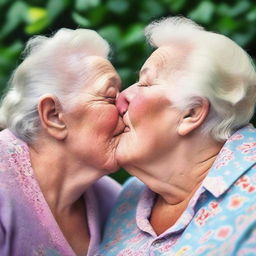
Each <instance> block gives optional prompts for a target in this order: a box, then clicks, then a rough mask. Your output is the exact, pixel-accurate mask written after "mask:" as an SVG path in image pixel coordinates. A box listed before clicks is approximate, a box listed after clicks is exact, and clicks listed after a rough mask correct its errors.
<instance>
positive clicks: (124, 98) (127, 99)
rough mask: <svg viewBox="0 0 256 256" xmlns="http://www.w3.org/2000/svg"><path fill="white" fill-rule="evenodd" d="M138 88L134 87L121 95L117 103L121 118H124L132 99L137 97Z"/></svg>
mask: <svg viewBox="0 0 256 256" xmlns="http://www.w3.org/2000/svg"><path fill="white" fill-rule="evenodd" d="M136 88H137V87H136V85H132V86H130V87H128V88H127V89H125V90H124V91H122V92H121V93H120V94H119V96H118V98H117V101H116V107H117V109H118V111H119V113H120V115H121V116H123V115H124V114H125V113H126V111H127V110H128V107H129V105H130V103H131V101H132V99H133V98H134V97H135V96H136V94H137V89H136Z"/></svg>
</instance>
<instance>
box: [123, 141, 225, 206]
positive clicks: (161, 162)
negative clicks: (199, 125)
mask: <svg viewBox="0 0 256 256" xmlns="http://www.w3.org/2000/svg"><path fill="white" fill-rule="evenodd" d="M202 140H203V142H202ZM198 141H200V143H198ZM222 146H223V144H222V143H218V142H215V141H213V140H210V139H208V140H207V139H202V138H201V139H200V140H197V142H195V141H193V140H189V139H188V140H186V141H185V140H184V141H181V142H180V144H179V145H177V147H175V152H170V154H169V155H166V156H164V157H163V158H161V159H160V158H159V159H158V160H154V162H151V163H147V164H146V165H143V167H142V168H141V167H140V168H138V167H136V166H133V167H128V168H127V170H128V171H129V173H130V174H132V175H135V176H137V177H138V178H139V179H140V180H141V181H142V182H144V183H145V184H146V185H147V186H148V187H149V188H150V189H151V190H152V191H154V192H155V193H157V194H159V196H160V197H161V198H162V199H163V201H164V202H165V203H166V204H169V205H177V204H182V203H183V202H184V201H187V199H188V198H190V197H191V196H192V195H193V194H194V192H195V191H196V190H197V188H198V187H199V186H200V185H201V184H202V182H203V180H204V178H205V177H206V176H207V174H208V172H209V170H210V169H211V167H212V165H213V163H214V161H215V159H216V157H217V155H218V153H219V151H220V149H221V147H222ZM191 149H192V150H191Z"/></svg>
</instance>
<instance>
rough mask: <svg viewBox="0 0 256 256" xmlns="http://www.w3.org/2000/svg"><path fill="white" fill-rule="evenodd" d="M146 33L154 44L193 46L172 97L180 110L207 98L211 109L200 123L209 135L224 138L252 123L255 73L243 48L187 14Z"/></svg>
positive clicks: (152, 26) (255, 84) (153, 24)
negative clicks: (187, 16)
mask: <svg viewBox="0 0 256 256" xmlns="http://www.w3.org/2000/svg"><path fill="white" fill-rule="evenodd" d="M145 35H146V37H147V40H148V42H149V43H150V44H151V45H152V46H154V47H161V46H171V45H172V44H177V43H178V44H179V43H183V44H190V45H191V46H192V51H191V52H190V53H189V55H188V58H187V59H188V60H186V70H185V71H184V72H180V73H181V74H182V75H180V78H179V79H177V81H175V82H176V85H177V88H175V92H176V94H175V97H174V98H172V97H173V96H170V97H171V98H172V100H173V101H174V103H175V104H176V105H177V106H178V107H179V108H181V109H186V108H188V107H192V106H194V105H197V104H198V102H199V99H200V98H207V99H208V101H209V103H210V106H211V107H210V111H209V114H208V116H207V118H206V120H205V122H204V124H203V125H202V127H201V131H202V133H203V134H204V135H207V134H210V135H211V136H212V137H213V138H214V139H216V140H218V141H225V140H227V139H228V138H229V137H230V136H231V135H232V133H233V132H234V131H236V130H237V129H238V128H240V127H242V126H244V125H246V124H248V123H249V121H250V119H251V118H252V116H253V114H254V109H255V102H256V73H255V67H254V65H253V62H252V60H251V58H250V56H249V55H248V54H247V53H246V52H245V51H244V50H243V49H242V48H241V47H240V46H238V45H237V44H236V43H235V42H234V41H232V40H231V39H229V38H227V37H226V36H224V35H220V34H217V33H213V32H209V31H205V30H204V28H202V27H201V26H199V25H197V24H196V23H195V22H193V21H192V20H190V19H187V18H184V17H169V18H165V19H161V20H159V21H155V22H153V23H151V24H150V25H148V26H147V27H146V28H145Z"/></svg>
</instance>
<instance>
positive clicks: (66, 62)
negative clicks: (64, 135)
mask: <svg viewBox="0 0 256 256" xmlns="http://www.w3.org/2000/svg"><path fill="white" fill-rule="evenodd" d="M109 51H110V47H109V44H108V43H107V42H106V41H105V40H104V39H103V38H102V37H100V35H99V34H98V33H96V32H95V31H93V30H89V29H76V30H71V29H66V28H62V29H60V30H58V31H57V32H56V33H55V34H53V35H52V36H50V37H45V36H35V37H33V38H31V39H30V40H29V41H28V42H27V44H26V47H25V50H24V56H25V58H24V60H23V62H22V63H21V64H20V65H19V66H18V67H17V69H16V70H15V71H14V72H13V74H12V77H11V79H10V81H9V87H8V90H7V92H6V94H5V95H4V97H3V99H2V102H1V106H0V128H1V129H5V128H9V129H10V130H11V131H12V132H13V133H14V134H15V135H16V136H18V137H19V138H20V139H22V140H23V141H25V142H27V143H32V142H33V141H34V139H35V138H36V136H37V135H38V132H39V130H40V127H41V126H40V120H39V114H38V110H37V104H38V101H39V99H40V97H42V96H43V95H45V94H49V93H50V94H53V95H55V96H56V97H58V98H59V100H60V102H61V103H64V102H65V104H63V105H64V106H66V107H71V105H72V103H73V102H74V100H73V99H75V98H76V97H74V94H76V93H78V89H79V88H81V86H82V84H83V83H82V81H83V80H85V79H86V77H87V76H88V74H86V71H87V70H86V65H85V66H84V65H83V64H82V63H81V62H82V61H83V60H85V59H86V57H88V56H100V57H103V58H106V59H107V58H108V54H109Z"/></svg>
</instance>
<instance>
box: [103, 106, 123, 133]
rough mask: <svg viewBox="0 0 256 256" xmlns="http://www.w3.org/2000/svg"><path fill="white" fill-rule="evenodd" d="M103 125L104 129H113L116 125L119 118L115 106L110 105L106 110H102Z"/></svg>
mask: <svg viewBox="0 0 256 256" xmlns="http://www.w3.org/2000/svg"><path fill="white" fill-rule="evenodd" d="M103 119H104V120H103V121H102V122H103V126H104V127H105V129H107V128H109V129H114V128H116V126H117V123H118V119H119V113H118V110H117V109H116V108H115V107H112V108H111V109H109V110H108V111H107V110H106V111H104V113H103Z"/></svg>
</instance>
